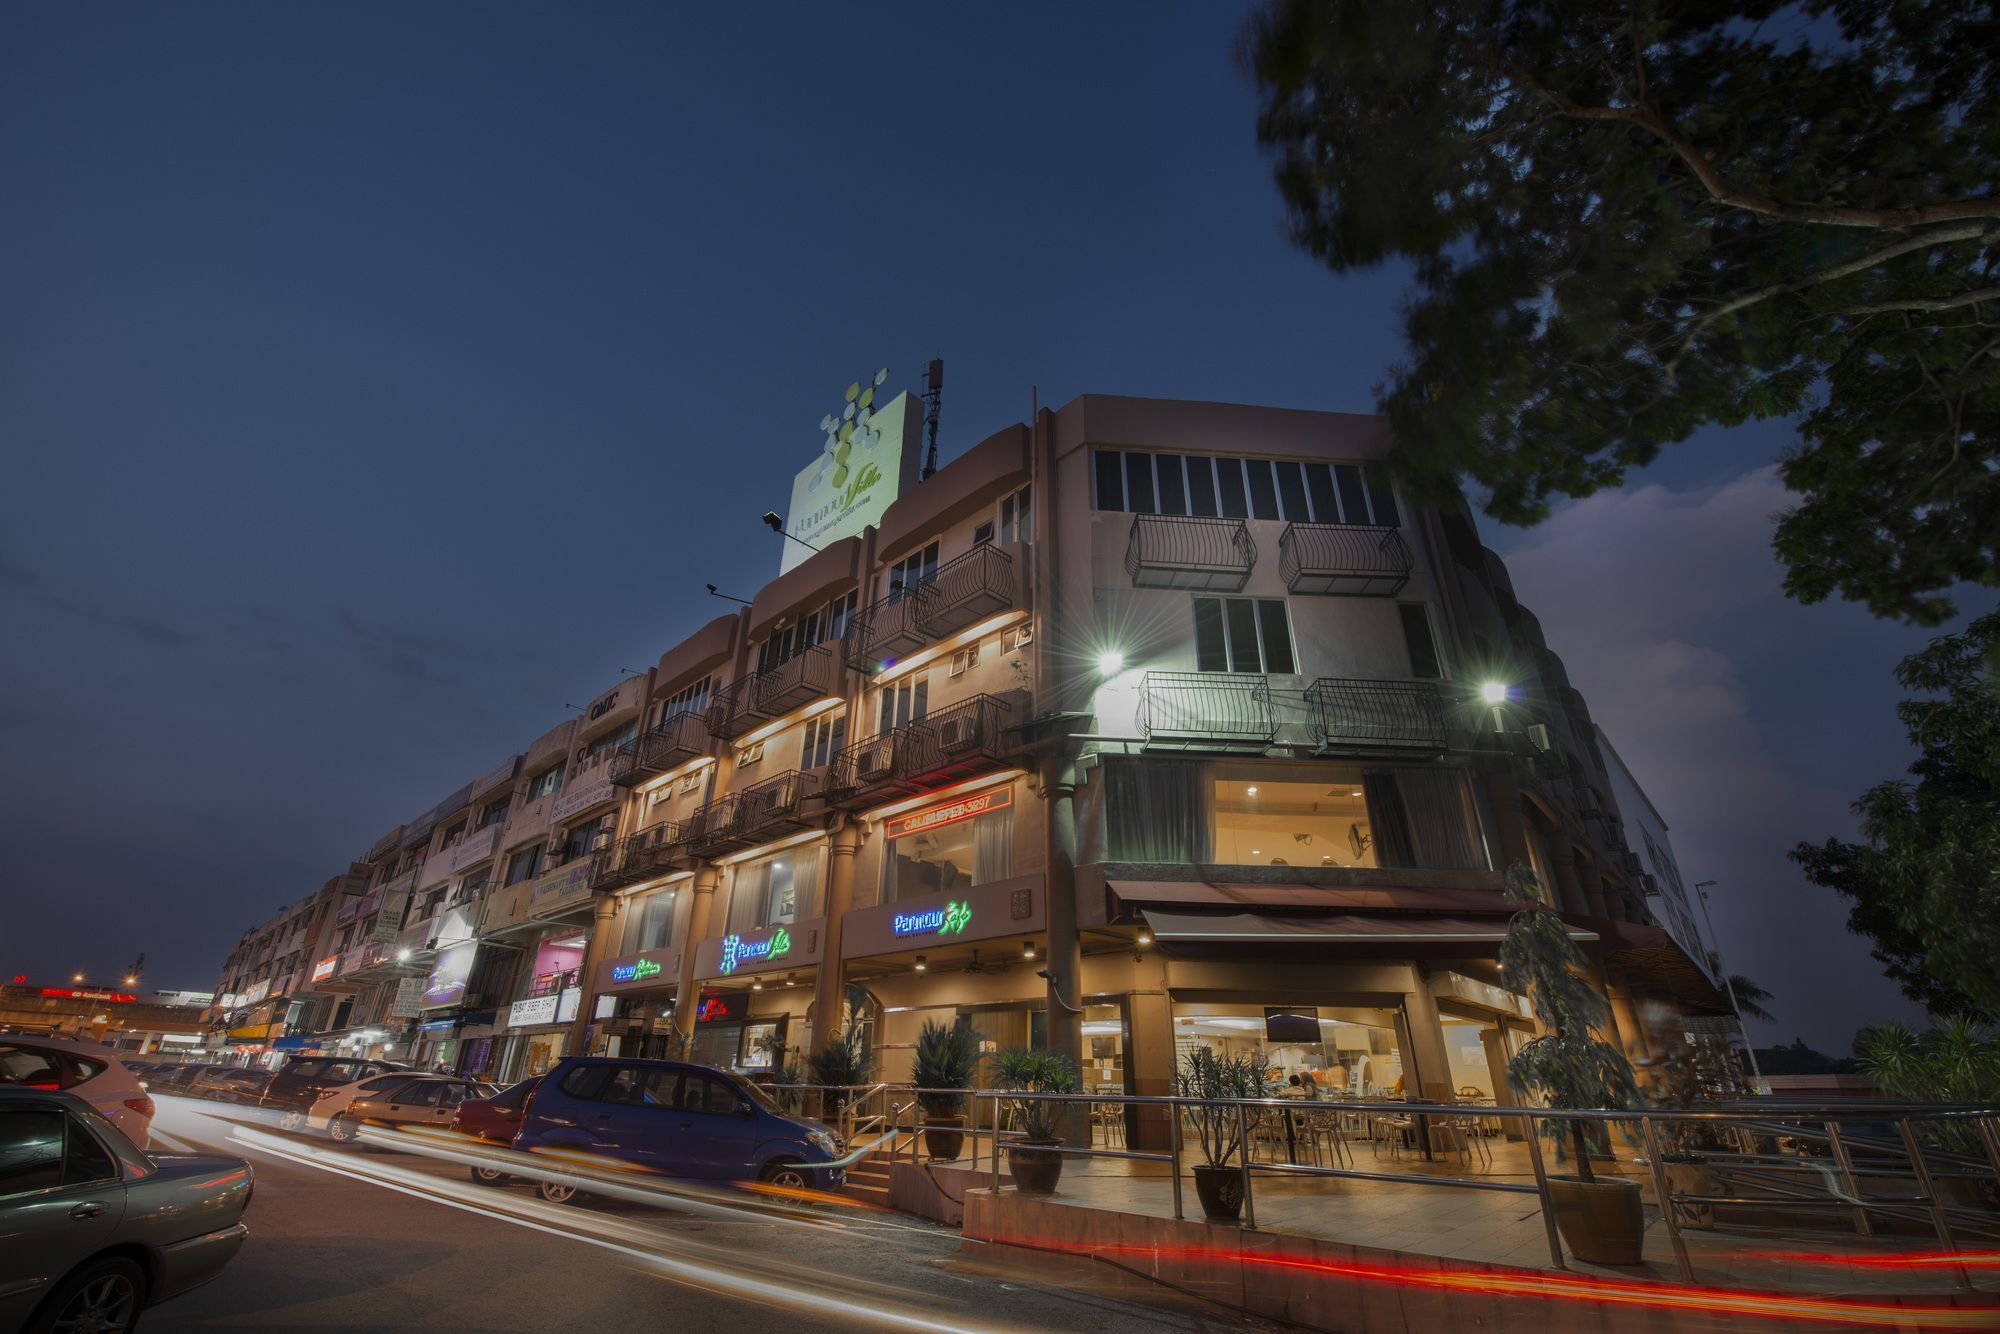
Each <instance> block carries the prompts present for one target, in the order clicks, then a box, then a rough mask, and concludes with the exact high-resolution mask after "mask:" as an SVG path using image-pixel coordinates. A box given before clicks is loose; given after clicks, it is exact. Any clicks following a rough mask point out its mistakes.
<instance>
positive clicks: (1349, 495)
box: [1333, 463, 1368, 523]
mask: <svg viewBox="0 0 2000 1334" xmlns="http://www.w3.org/2000/svg"><path fill="white" fill-rule="evenodd" d="M1333 482H1334V486H1335V487H1336V488H1338V489H1339V491H1340V513H1341V519H1342V522H1345V523H1367V522H1368V493H1367V492H1366V491H1365V490H1364V489H1363V487H1362V482H1361V469H1359V468H1357V467H1355V466H1354V465H1353V464H1352V463H1337V464H1335V465H1334V468H1333Z"/></svg>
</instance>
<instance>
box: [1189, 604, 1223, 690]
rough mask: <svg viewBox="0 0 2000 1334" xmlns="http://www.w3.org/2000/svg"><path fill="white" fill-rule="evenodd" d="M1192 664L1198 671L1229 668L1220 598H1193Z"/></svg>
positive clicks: (1219, 670) (1214, 670) (1220, 670)
mask: <svg viewBox="0 0 2000 1334" xmlns="http://www.w3.org/2000/svg"><path fill="white" fill-rule="evenodd" d="M1194 666H1195V670H1196V671H1198V672H1226V671H1228V670H1229V642H1228V638H1227V636H1226V635H1225V634H1224V632H1223V629H1222V599H1220V598H1196V599H1195V600H1194Z"/></svg>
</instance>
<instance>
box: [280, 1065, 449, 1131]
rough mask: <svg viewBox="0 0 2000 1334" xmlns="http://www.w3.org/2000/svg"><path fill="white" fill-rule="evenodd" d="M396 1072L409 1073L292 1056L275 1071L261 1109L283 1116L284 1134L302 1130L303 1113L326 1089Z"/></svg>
mask: <svg viewBox="0 0 2000 1334" xmlns="http://www.w3.org/2000/svg"><path fill="white" fill-rule="evenodd" d="M396 1071H404V1072H408V1073H414V1071H410V1068H409V1067H408V1066H406V1065H398V1064H397V1063H396V1062H394V1061H364V1060H358V1059H355V1058H353V1057H348V1056H293V1057H290V1058H288V1059H287V1060H286V1061H285V1067H284V1069H282V1070H280V1071H278V1073H277V1076H276V1077H275V1078H273V1079H272V1080H271V1085H270V1087H269V1088H267V1089H265V1090H264V1105H265V1106H266V1107H276V1108H277V1109H278V1110H280V1111H281V1112H283V1113H285V1116H284V1119H283V1120H281V1121H280V1122H279V1123H278V1124H280V1125H281V1126H283V1127H284V1128H285V1129H287V1130H303V1129H305V1124H306V1113H307V1112H310V1111H311V1110H312V1106H313V1104H314V1103H315V1102H318V1101H319V1095H320V1094H321V1093H323V1092H325V1091H326V1090H327V1089H337V1088H339V1087H341V1086H342V1085H344V1084H352V1083H355V1082H356V1081H357V1080H362V1079H366V1078H368V1077H369V1076H370V1075H386V1074H392V1073H394V1072H396Z"/></svg>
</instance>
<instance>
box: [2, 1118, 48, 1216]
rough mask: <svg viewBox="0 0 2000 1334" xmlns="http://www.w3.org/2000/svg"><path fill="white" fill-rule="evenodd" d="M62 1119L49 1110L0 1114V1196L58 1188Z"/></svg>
mask: <svg viewBox="0 0 2000 1334" xmlns="http://www.w3.org/2000/svg"><path fill="white" fill-rule="evenodd" d="M62 1157H63V1115H62V1113H61V1112H60V1111H57V1110H56V1109H55V1108H53V1107H47V1108H44V1107H29V1108H23V1109H21V1110H18V1111H16V1110H13V1109H8V1110H5V1111H0V1195H19V1194H21V1193H23V1192H24V1191H31V1190H47V1189H48V1188H49V1187H51V1186H60V1185H61V1184H62Z"/></svg>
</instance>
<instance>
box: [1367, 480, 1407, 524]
mask: <svg viewBox="0 0 2000 1334" xmlns="http://www.w3.org/2000/svg"><path fill="white" fill-rule="evenodd" d="M1362 471H1363V475H1364V476H1365V477H1366V478H1367V479H1368V499H1369V500H1370V501H1371V502H1373V504H1374V506H1375V522H1377V523H1380V524H1387V525H1388V526H1389V527H1391V528H1398V527H1401V526H1402V523H1403V518H1402V516H1401V515H1400V514H1398V513H1397V512H1396V493H1395V491H1394V490H1393V489H1391V487H1390V485H1389V474H1388V473H1387V472H1386V471H1384V470H1383V468H1382V467H1381V466H1380V465H1371V466H1370V467H1368V468H1365V469H1363V470H1362Z"/></svg>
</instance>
